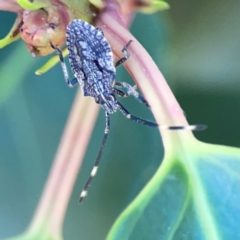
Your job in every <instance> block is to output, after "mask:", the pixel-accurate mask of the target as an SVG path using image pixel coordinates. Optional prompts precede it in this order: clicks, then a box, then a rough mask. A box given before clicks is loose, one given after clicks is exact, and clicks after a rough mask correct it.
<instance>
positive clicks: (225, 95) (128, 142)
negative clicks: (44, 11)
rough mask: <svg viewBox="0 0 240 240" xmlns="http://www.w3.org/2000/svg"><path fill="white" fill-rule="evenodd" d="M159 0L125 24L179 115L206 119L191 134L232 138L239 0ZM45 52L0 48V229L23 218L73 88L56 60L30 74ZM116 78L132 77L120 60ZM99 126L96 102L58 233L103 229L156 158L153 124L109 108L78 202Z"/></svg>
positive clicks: (82, 235) (12, 228)
mask: <svg viewBox="0 0 240 240" xmlns="http://www.w3.org/2000/svg"><path fill="white" fill-rule="evenodd" d="M168 2H169V4H170V6H171V9H170V10H169V11H166V12H162V13H160V14H154V15H142V14H138V15H137V17H136V19H135V21H134V23H133V26H132V28H131V31H132V33H133V34H134V36H136V37H137V38H138V39H139V41H140V42H141V43H142V44H143V46H144V47H145V48H146V49H147V50H148V52H149V53H150V55H151V56H152V57H153V58H154V60H155V61H156V62H157V64H158V65H159V68H160V69H161V71H162V72H163V74H164V75H165V76H166V79H168V81H169V84H170V86H171V87H172V89H173V90H174V92H175V94H176V96H177V98H178V100H179V102H180V104H181V106H182V108H183V109H184V111H185V112H186V115H187V118H188V120H189V122H190V123H192V124H194V123H205V124H208V126H209V129H208V130H206V131H205V132H202V133H198V134H197V137H198V138H199V139H201V140H203V141H206V142H212V143H218V144H226V145H231V146H239V145H240V142H239V139H240V138H239V137H240V131H237V129H238V128H237V127H238V123H239V121H240V114H239V111H238V110H239V109H240V101H239V100H240V99H239V97H238V95H239V91H240V90H239V89H240V87H239V88H238V86H239V81H238V78H239V66H238V65H239V64H238V63H239V62H240V57H239V56H240V54H239V52H240V50H239V36H238V35H239V34H240V33H239V31H238V26H239V17H238V13H239V10H240V2H239V3H238V2H236V1H234V2H233V1H232V0H230V2H229V1H228V2H226V1H223V0H220V1H217V2H216V1H213V0H209V1H207V0H204V1H196V0H194V1H186V0H185V1H184V0H183V1H172V0H170V1H168ZM14 18H15V16H14V15H13V14H11V13H4V12H0V20H1V21H0V22H2V23H3V22H4V24H1V32H0V37H4V36H5V35H6V34H7V33H8V30H9V28H10V27H11V25H12V23H13V21H14ZM143 33H144V34H143ZM48 58H49V57H48ZM48 58H37V59H32V58H31V56H30V54H29V53H28V52H27V50H26V49H25V46H24V44H23V42H21V41H19V42H17V43H13V44H12V45H10V46H7V47H6V48H4V49H1V52H0V63H1V64H0V86H1V96H0V101H1V103H0V104H1V105H0V118H1V125H0V136H1V137H0V146H1V147H0V149H1V154H0V190H1V194H0V238H4V237H7V236H13V235H17V234H19V233H21V232H23V231H24V230H25V229H26V227H27V226H28V224H29V222H30V221H31V218H32V215H33V212H34V211H35V208H36V206H37V203H38V199H39V197H40V195H41V192H42V188H43V186H44V183H45V180H46V178H47V176H48V173H49V169H50V167H51V164H52V159H53V157H54V154H55V151H56V149H57V146H58V143H59V139H60V137H61V133H62V131H63V128H64V124H65V122H66V119H67V116H68V113H69V109H70V108H71V103H72V100H73V98H74V94H75V89H68V88H67V87H66V85H65V82H64V79H63V76H62V71H61V68H60V66H59V65H58V66H56V67H55V68H54V69H52V70H50V71H49V72H48V73H46V74H44V75H42V76H35V75H34V71H35V70H36V69H37V68H38V67H40V66H41V65H42V64H43V63H44V62H45V61H46V59H48ZM117 79H118V80H124V81H126V80H127V81H129V82H130V83H131V82H132V80H131V78H130V77H129V75H128V74H127V73H126V71H125V70H124V69H123V68H121V69H120V70H118V74H117ZM122 103H123V104H124V106H126V107H127V108H128V109H129V110H131V111H132V112H133V113H134V114H136V115H138V116H143V117H144V118H149V119H151V118H152V115H151V113H150V112H149V111H148V109H145V107H144V106H142V105H141V104H139V103H138V102H136V101H134V99H123V100H122ZM103 128H104V114H103V111H101V113H100V115H99V119H98V121H97V125H96V127H95V130H94V132H93V135H92V139H91V142H90V145H89V148H88V151H87V153H86V156H85V160H84V164H83V166H82V169H81V172H80V174H79V177H78V179H77V182H76V186H75V188H74V192H73V194H72V198H71V201H70V203H69V208H68V212H67V216H66V219H65V225H64V237H65V239H71V240H79V239H84V240H85V239H86V240H88V239H89V240H90V239H91V240H94V239H104V237H105V236H106V234H107V232H108V230H109V229H110V227H111V225H112V223H113V221H114V220H115V219H116V218H117V216H118V215H119V214H120V213H121V212H122V210H123V209H124V208H125V207H126V206H127V205H128V204H129V203H130V202H131V201H132V200H133V199H134V198H135V196H136V195H137V194H138V193H139V191H140V190H141V189H142V188H143V186H144V185H145V184H146V183H147V182H148V180H149V179H150V178H151V177H152V175H153V174H154V172H155V171H156V169H157V167H158V166H159V164H160V161H161V159H162V156H163V148H162V147H161V139H160V136H159V133H158V132H157V131H155V130H154V129H151V128H148V127H145V126H140V125H137V124H135V123H132V122H130V121H128V120H127V119H125V118H124V117H123V116H122V115H121V114H120V113H116V114H114V115H113V116H111V131H110V135H109V139H108V142H107V145H106V149H105V152H104V155H103V159H102V160H103V161H102V163H101V166H100V170H99V172H98V175H97V177H96V179H95V181H94V183H93V184H92V186H91V189H90V191H89V196H88V198H87V199H86V201H85V202H84V204H83V205H81V206H79V205H78V204H77V201H78V196H79V193H80V191H81V188H82V186H83V184H84V183H85V180H86V179H87V177H88V175H89V173H90V171H91V167H92V165H93V162H94V160H95V157H96V154H97V150H98V148H99V145H100V142H101V138H102V132H103ZM132 136H133V137H132ZM149 143H150V144H149ZM79 147H81V146H79ZM93 229H94V231H93Z"/></svg>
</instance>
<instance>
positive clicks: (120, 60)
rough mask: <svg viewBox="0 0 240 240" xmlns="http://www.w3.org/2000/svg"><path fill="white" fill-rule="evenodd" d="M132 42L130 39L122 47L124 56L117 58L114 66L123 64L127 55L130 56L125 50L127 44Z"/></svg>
mask: <svg viewBox="0 0 240 240" xmlns="http://www.w3.org/2000/svg"><path fill="white" fill-rule="evenodd" d="M131 42H132V40H130V41H129V42H128V43H127V44H126V45H125V46H124V48H123V49H122V52H123V53H124V57H123V58H121V59H119V60H118V61H117V62H116V63H115V67H117V66H119V65H121V64H123V63H124V62H125V61H126V60H127V59H128V58H129V57H130V53H129V52H128V51H127V48H128V46H129V45H130V43H131Z"/></svg>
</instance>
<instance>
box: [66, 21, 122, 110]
mask: <svg viewBox="0 0 240 240" xmlns="http://www.w3.org/2000/svg"><path fill="white" fill-rule="evenodd" d="M66 36H67V42H66V43H67V47H68V50H69V62H70V65H71V69H72V71H73V74H74V76H75V77H76V79H77V81H78V82H79V84H80V85H81V88H82V90H83V93H84V95H85V96H91V97H94V99H95V101H96V103H99V104H101V105H102V106H103V108H104V109H105V110H106V111H107V112H108V113H113V112H115V111H116V110H117V105H116V102H115V99H114V98H113V97H112V94H114V92H113V82H114V80H115V78H116V69H115V66H114V65H113V59H112V51H111V48H110V46H109V44H108V42H107V40H106V38H105V37H104V35H103V32H102V31H101V30H100V29H98V28H95V27H93V26H92V25H90V24H88V23H86V22H84V21H81V20H75V21H73V22H71V23H70V24H69V26H68V27H67V32H66Z"/></svg>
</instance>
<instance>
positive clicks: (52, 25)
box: [48, 23, 57, 30]
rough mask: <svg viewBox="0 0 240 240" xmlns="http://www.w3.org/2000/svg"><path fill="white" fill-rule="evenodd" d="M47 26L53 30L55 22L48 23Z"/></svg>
mask: <svg viewBox="0 0 240 240" xmlns="http://www.w3.org/2000/svg"><path fill="white" fill-rule="evenodd" d="M48 26H49V27H50V28H51V29H53V30H55V29H56V28H57V24H55V23H49V24H48Z"/></svg>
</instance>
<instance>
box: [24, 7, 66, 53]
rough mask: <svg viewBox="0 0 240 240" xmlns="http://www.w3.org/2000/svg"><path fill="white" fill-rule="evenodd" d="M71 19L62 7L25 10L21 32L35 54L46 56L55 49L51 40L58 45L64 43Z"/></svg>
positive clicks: (29, 48) (28, 46)
mask: <svg viewBox="0 0 240 240" xmlns="http://www.w3.org/2000/svg"><path fill="white" fill-rule="evenodd" d="M69 21H70V20H69V17H68V16H67V14H65V13H64V12H63V11H62V10H61V9H54V11H50V10H49V11H47V10H46V9H38V10H36V11H24V13H23V24H22V26H21V28H20V34H21V37H22V39H23V40H24V41H25V43H26V45H27V48H28V50H29V52H31V53H32V55H33V56H45V55H48V54H50V53H51V52H53V51H54V50H53V49H52V48H51V46H50V44H49V43H50V42H52V43H53V44H54V45H55V46H58V47H60V46H62V45H63V44H64V42H65V40H66V36H65V32H66V27H67V25H68V22H69Z"/></svg>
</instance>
